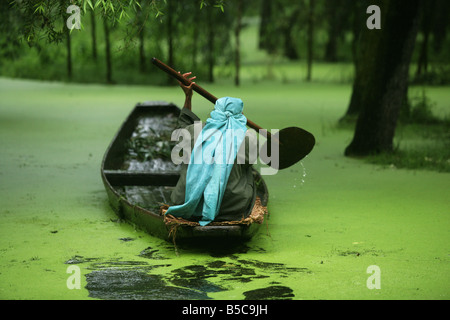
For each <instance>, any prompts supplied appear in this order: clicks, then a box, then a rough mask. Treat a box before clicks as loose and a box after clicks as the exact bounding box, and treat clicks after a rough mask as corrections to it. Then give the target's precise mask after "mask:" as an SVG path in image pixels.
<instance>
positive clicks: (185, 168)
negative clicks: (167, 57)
mask: <svg viewBox="0 0 450 320" xmlns="http://www.w3.org/2000/svg"><path fill="white" fill-rule="evenodd" d="M191 76H192V73H191V72H188V73H185V74H183V77H185V78H186V79H189V80H194V79H195V78H196V77H191ZM180 86H181V88H182V89H183V92H184V94H185V103H184V106H183V108H182V110H181V112H180V115H179V119H178V128H184V129H185V130H187V131H188V132H189V135H188V136H189V137H190V141H189V142H190V143H191V146H193V148H192V149H191V150H192V153H191V155H190V158H189V160H190V161H188V162H189V163H182V164H181V166H182V168H181V173H180V178H179V180H178V183H177V185H176V186H175V189H174V190H173V192H172V195H171V202H172V205H171V206H170V207H169V208H168V210H167V211H166V214H169V215H172V216H174V217H181V218H184V219H186V220H191V221H198V222H199V224H200V225H202V226H204V225H207V224H209V223H210V222H212V221H239V220H241V219H243V218H246V217H247V215H248V214H249V213H250V211H251V209H252V207H253V205H254V203H255V198H256V188H255V182H254V177H253V172H252V165H251V163H249V162H250V161H248V148H247V147H246V145H244V146H242V147H243V148H245V149H244V150H245V158H246V161H236V159H237V153H238V150H239V149H240V147H241V145H242V143H243V142H244V143H246V144H247V146H248V145H249V143H250V142H249V140H248V138H249V137H248V135H246V134H245V133H246V130H247V127H246V122H247V119H246V118H245V116H244V115H243V114H242V110H243V102H242V100H241V99H238V98H231V97H224V98H220V99H218V100H217V102H216V103H215V106H214V110H213V111H212V112H211V114H210V117H209V118H208V119H207V121H206V123H204V124H202V123H201V122H200V118H199V117H197V115H195V113H194V112H192V95H193V90H192V84H191V85H190V86H185V85H183V84H182V83H180ZM198 124H200V125H201V126H202V127H201V128H202V129H201V133H200V134H198V137H197V139H195V134H194V131H195V126H196V125H198ZM244 140H245V141H244ZM240 154H241V153H240Z"/></svg>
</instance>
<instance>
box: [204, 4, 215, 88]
mask: <svg viewBox="0 0 450 320" xmlns="http://www.w3.org/2000/svg"><path fill="white" fill-rule="evenodd" d="M206 9H207V10H208V12H207V15H208V16H207V26H208V31H207V33H208V35H207V39H208V44H207V63H208V81H209V82H214V62H215V61H214V32H215V30H214V19H213V14H214V10H217V9H216V8H211V7H207V8H206Z"/></svg>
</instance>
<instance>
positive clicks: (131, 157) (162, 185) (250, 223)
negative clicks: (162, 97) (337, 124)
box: [101, 101, 269, 242]
mask: <svg viewBox="0 0 450 320" xmlns="http://www.w3.org/2000/svg"><path fill="white" fill-rule="evenodd" d="M179 113H180V109H179V108H178V107H177V106H175V105H174V104H170V103H166V102H160V101H150V102H145V103H139V104H137V105H136V106H135V108H134V109H133V111H132V112H131V114H130V115H129V116H128V118H127V119H126V120H125V122H124V123H123V124H122V126H121V127H120V129H119V131H118V132H117V134H116V136H115V137H114V138H113V140H112V142H111V143H110V145H109V147H108V148H107V150H106V153H105V155H104V158H103V161H102V164H101V176H102V179H103V183H104V185H105V189H106V192H107V195H108V198H109V202H110V204H111V206H112V208H113V210H114V211H115V212H116V213H117V215H118V216H119V218H121V219H124V220H127V221H129V222H131V223H133V224H135V225H136V226H138V227H139V228H141V229H143V230H145V231H147V232H148V233H150V234H151V235H153V236H157V237H159V238H162V239H166V240H172V241H173V240H174V239H175V238H174V237H176V240H177V242H178V241H179V240H187V239H193V240H194V239H204V238H208V239H211V238H213V239H218V240H219V239H220V240H238V241H241V240H249V239H250V238H251V237H252V236H253V235H254V234H255V233H256V232H257V230H258V229H259V227H260V226H261V225H262V222H263V220H264V218H265V217H266V214H267V210H266V207H267V201H268V198H269V196H268V190H267V187H266V184H265V182H264V180H263V179H262V177H261V176H260V175H259V173H258V172H257V171H256V170H255V171H254V175H255V186H256V187H257V197H256V201H255V205H254V207H253V210H252V212H251V213H250V214H249V215H248V217H247V218H246V219H243V220H241V221H224V222H212V223H210V224H209V225H207V226H200V225H199V224H198V223H196V222H191V221H186V220H183V219H177V218H174V217H167V216H165V215H164V210H165V209H166V208H167V206H166V204H167V203H168V202H169V199H170V194H171V192H172V190H173V188H174V186H175V185H176V183H177V181H178V178H179V167H178V166H176V165H175V164H173V162H172V161H171V159H170V158H168V157H167V155H166V156H164V154H163V153H162V151H164V150H165V151H166V154H167V149H168V148H171V144H175V143H176V142H171V141H170V135H171V133H172V131H173V129H174V128H175V125H176V122H177V119H178V115H179ZM153 151H154V152H153ZM169 155H170V152H169Z"/></svg>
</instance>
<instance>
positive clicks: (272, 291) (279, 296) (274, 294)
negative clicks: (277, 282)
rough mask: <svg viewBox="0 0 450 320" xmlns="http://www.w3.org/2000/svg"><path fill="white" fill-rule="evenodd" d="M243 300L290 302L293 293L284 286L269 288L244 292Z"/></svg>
mask: <svg viewBox="0 0 450 320" xmlns="http://www.w3.org/2000/svg"><path fill="white" fill-rule="evenodd" d="M244 296H245V300H292V298H294V297H295V295H294V293H293V291H292V289H291V288H289V287H285V286H270V287H266V288H261V289H255V290H250V291H245V292H244Z"/></svg>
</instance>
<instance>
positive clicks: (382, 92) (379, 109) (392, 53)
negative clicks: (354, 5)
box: [345, 0, 420, 156]
mask: <svg viewBox="0 0 450 320" xmlns="http://www.w3.org/2000/svg"><path fill="white" fill-rule="evenodd" d="M419 7H420V0H410V1H408V2H406V1H399V0H390V1H389V0H384V1H382V5H381V6H380V9H381V12H382V13H385V14H383V16H385V18H384V19H382V29H381V30H379V31H376V30H371V32H378V34H377V35H378V37H379V40H378V46H377V47H376V49H375V51H374V52H373V54H372V58H371V61H372V63H370V61H368V62H369V66H370V68H371V70H370V74H371V77H370V78H369V80H368V81H367V85H366V88H365V90H364V91H363V96H362V99H361V104H362V106H363V108H362V110H361V112H360V114H359V117H358V120H357V123H356V128H355V134H354V137H353V140H352V142H351V143H350V145H349V146H348V147H347V148H346V150H345V155H347V156H365V155H370V154H376V153H380V152H390V151H392V150H393V140H394V134H395V128H396V124H397V118H398V115H399V111H400V109H401V106H402V103H403V100H404V97H405V92H406V90H407V87H408V75H409V65H410V61H411V56H412V52H413V49H414V43H415V39H416V35H417V25H418V13H419V9H420V8H419ZM370 56H371V55H366V56H365V57H366V58H367V57H370ZM364 62H366V61H364ZM364 62H363V61H362V62H361V63H364Z"/></svg>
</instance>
